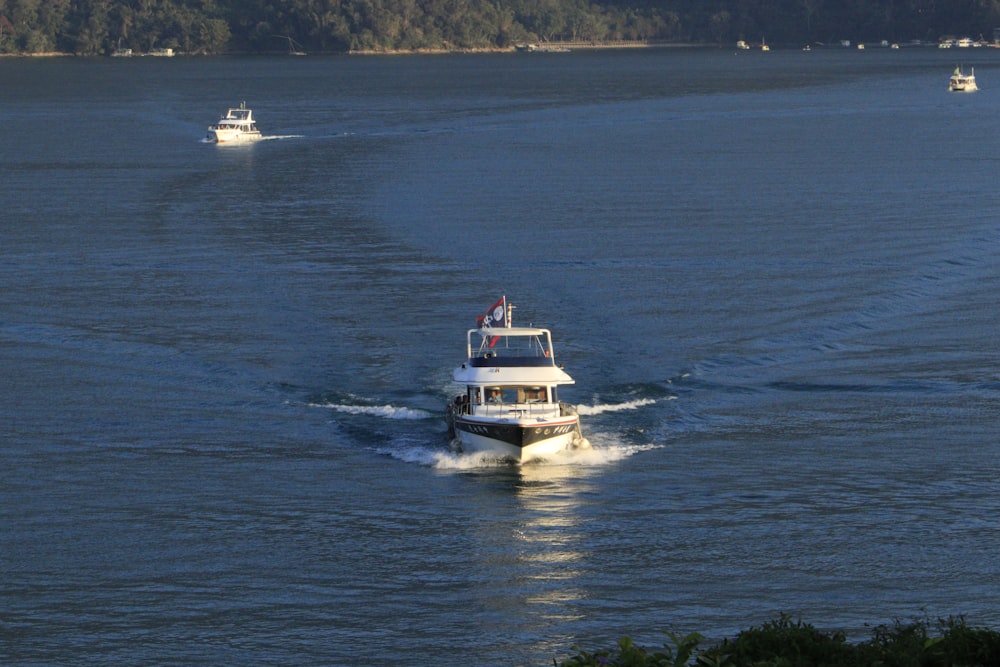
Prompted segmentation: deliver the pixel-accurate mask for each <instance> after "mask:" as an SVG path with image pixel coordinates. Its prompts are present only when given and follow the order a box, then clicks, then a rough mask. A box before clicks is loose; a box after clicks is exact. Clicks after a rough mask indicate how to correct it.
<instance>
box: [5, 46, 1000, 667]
mask: <svg viewBox="0 0 1000 667" xmlns="http://www.w3.org/2000/svg"><path fill="white" fill-rule="evenodd" d="M959 62H961V63H963V64H965V65H966V66H974V67H975V68H976V74H977V76H978V79H979V84H980V87H981V90H980V92H978V93H975V94H971V95H955V94H949V93H947V92H946V84H947V79H948V75H949V74H950V73H951V70H952V69H953V68H954V67H955V65H956V64H959ZM243 100H246V102H247V105H248V106H249V107H251V108H253V109H254V110H255V112H256V114H257V116H258V120H259V124H260V126H261V128H262V130H263V131H264V133H265V135H268V137H269V139H268V140H267V141H263V142H261V143H259V144H257V145H254V146H249V147H230V148H220V147H216V146H213V145H208V144H204V143H201V141H200V139H201V137H202V136H203V135H204V131H205V126H207V125H208V124H209V123H211V122H213V121H214V120H215V119H216V118H217V117H218V115H219V114H221V113H222V112H223V111H224V110H225V108H226V107H227V106H232V105H235V104H238V103H239V102H241V101H243ZM998 108H1000V53H998V52H996V51H994V50H986V49H975V50H972V49H970V50H967V51H966V50H961V51H958V50H954V51H950V52H939V51H937V50H936V49H903V50H900V51H889V50H881V49H868V50H866V51H864V52H856V51H853V50H833V49H831V50H814V51H813V52H810V53H802V52H798V51H777V50H776V51H772V52H771V53H769V54H762V53H759V52H748V53H740V54H735V53H732V52H730V51H728V50H672V49H650V50H636V51H620V52H618V51H612V52H575V53H571V54H536V55H533V56H525V55H513V54H502V55H461V56H414V57H385V58H382V57H365V58H355V57H340V58H295V59H292V58H288V59H284V58H281V59H259V58H258V59H238V58H232V59H229V58H213V59H199V58H190V59H188V58H174V59H160V58H156V59H131V60H126V59H114V60H111V59H107V60H86V59H30V60H29V59H0V179H2V183H3V185H2V188H0V231H2V243H0V286H2V289H0V442H2V444H3V447H2V450H0V452H2V453H0V572H2V577H0V663H2V664H5V665H7V664H11V665H32V664H38V665H43V664H44V665H50V664H60V665H76V664H79V665H93V664H127V665H133V664H186V665H190V664H211V665H218V664H263V665H269V664H274V665H277V664H295V665H370V664H390V663H391V664H397V665H413V666H417V665H421V666H422V665H428V664H443V665H448V664H486V665H547V664H551V663H552V659H553V658H557V659H561V658H563V657H565V656H567V655H569V654H570V653H571V651H572V648H571V647H572V646H573V645H580V646H584V647H589V648H600V647H609V646H611V645H612V644H613V643H614V641H616V640H617V639H618V638H619V637H621V636H623V635H630V636H632V637H633V638H634V639H635V640H636V641H637V642H639V643H641V644H645V645H659V644H660V643H662V642H663V641H665V636H664V634H663V633H664V632H665V631H674V632H679V633H687V632H694V631H697V632H700V633H702V634H704V635H706V636H707V637H709V638H710V640H718V639H721V638H723V637H726V636H732V635H733V634H734V633H736V632H738V631H739V630H741V629H746V628H748V627H750V626H751V625H755V624H760V623H763V622H766V621H768V620H770V619H773V618H775V617H777V616H778V615H779V614H780V613H788V614H792V615H794V616H801V618H802V619H803V620H805V621H807V622H810V623H813V624H815V625H817V626H818V627H821V628H825V629H839V630H844V631H845V632H847V633H848V634H849V636H851V637H856V638H867V637H868V636H870V635H869V630H870V626H872V625H877V624H879V623H891V622H892V621H893V620H894V619H912V618H917V617H920V618H924V617H927V618H930V619H934V618H937V617H940V616H948V615H953V614H964V615H966V618H967V620H968V621H969V622H970V623H971V624H973V625H980V626H988V627H993V628H997V627H1000V609H998V607H997V604H996V600H997V598H998V593H1000V565H998V563H1000V561H998V559H997V558H996V554H997V553H1000V519H998V517H1000V478H998V472H1000V471H998V464H997V460H998V453H1000V438H998V436H1000V423H998V415H1000V355H998V352H997V349H998V346H997V343H998V336H997V333H996V332H997V326H996V321H997V319H998V314H1000V312H998V311H1000V307H998V305H997V299H996V294H997V293H998V288H1000V197H998V195H997V183H996V174H997V167H998V160H1000V157H998V156H1000V145H998V144H1000V114H997V111H996V110H997V109H998ZM502 294H506V295H507V297H508V298H509V299H510V300H511V301H512V302H513V303H514V304H515V305H516V306H517V308H516V309H515V311H514V318H515V323H520V324H528V323H533V324H535V325H540V326H547V327H550V328H551V329H552V330H553V333H554V336H555V343H556V354H557V356H558V357H559V361H560V363H563V364H565V366H566V369H567V370H568V371H569V372H570V373H571V374H572V375H573V376H574V377H575V378H576V380H577V384H576V385H575V386H574V387H571V388H567V389H566V390H565V391H563V392H562V398H563V399H568V400H570V401H571V402H574V403H576V404H578V405H579V406H580V412H581V415H582V416H583V422H584V433H585V435H586V436H587V437H588V439H589V440H590V442H591V443H592V444H593V446H594V450H593V451H592V452H589V453H585V454H578V455H568V456H567V457H565V458H563V459H559V460H554V461H550V462H548V463H546V464H538V465H530V466H525V467H522V468H518V467H512V466H509V465H496V464H489V463H488V462H483V461H480V460H478V459H475V458H473V457H467V456H461V455H458V454H455V453H453V452H451V451H450V450H449V449H448V447H447V442H446V441H447V437H446V429H445V424H444V421H443V418H442V408H443V405H444V403H445V402H446V401H447V400H448V399H449V398H450V397H451V396H453V395H454V392H455V390H456V388H455V387H454V386H453V385H452V384H451V370H452V368H453V367H454V366H456V365H457V364H458V363H460V362H461V358H462V355H463V353H464V330H465V329H466V328H467V327H469V326H473V324H474V322H475V318H476V316H477V315H480V314H482V313H483V312H484V311H485V309H486V308H487V307H488V306H490V305H491V304H492V303H493V302H494V301H496V299H497V298H499V296H500V295H502Z"/></svg>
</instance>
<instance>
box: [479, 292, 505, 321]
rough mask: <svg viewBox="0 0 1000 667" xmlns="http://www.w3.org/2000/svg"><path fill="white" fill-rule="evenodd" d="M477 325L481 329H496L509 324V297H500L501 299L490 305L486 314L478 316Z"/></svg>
mask: <svg viewBox="0 0 1000 667" xmlns="http://www.w3.org/2000/svg"><path fill="white" fill-rule="evenodd" d="M476 326H478V327H479V328H480V329H495V328H497V327H505V326H507V297H506V296H502V297H500V300H499V301H497V302H496V303H494V304H493V305H492V306H490V309H489V310H487V311H486V314H485V315H480V316H479V317H477V318H476Z"/></svg>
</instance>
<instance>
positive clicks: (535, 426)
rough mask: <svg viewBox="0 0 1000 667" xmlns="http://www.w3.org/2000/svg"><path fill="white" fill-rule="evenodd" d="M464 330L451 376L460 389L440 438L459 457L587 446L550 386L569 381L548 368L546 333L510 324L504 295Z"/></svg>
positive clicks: (542, 454) (514, 456)
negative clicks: (461, 355)
mask: <svg viewBox="0 0 1000 667" xmlns="http://www.w3.org/2000/svg"><path fill="white" fill-rule="evenodd" d="M479 325H480V326H479V327H478V328H476V329H469V330H468V331H467V332H466V344H467V350H466V361H465V363H463V364H462V365H461V366H460V367H459V368H457V369H455V372H454V376H453V377H454V379H455V382H458V383H460V384H462V385H464V386H465V392H464V393H462V394H459V395H458V396H457V397H455V400H454V401H452V402H451V403H449V404H448V434H449V436H451V438H452V444H453V445H454V446H455V447H456V448H457V449H459V450H461V451H462V452H465V453H482V454H487V455H489V456H491V457H495V458H498V459H507V460H513V461H515V462H518V463H523V462H526V461H531V460H534V459H545V458H547V457H549V456H552V455H553V454H557V453H559V452H562V451H564V450H567V449H576V448H585V447H589V444H588V443H587V441H586V440H585V439H584V438H583V435H582V434H581V431H580V417H579V416H578V415H577V413H576V410H575V409H574V408H573V407H572V406H570V405H568V404H566V403H560V402H559V398H558V395H557V389H558V387H559V386H560V385H566V384H573V383H574V380H573V378H571V377H570V376H569V375H568V374H567V373H566V371H564V370H563V369H562V368H561V367H560V366H556V361H555V352H554V350H553V349H552V334H551V332H550V331H549V330H548V329H539V328H535V327H513V326H510V310H509V309H508V307H507V300H506V298H503V299H501V300H500V301H498V302H497V303H496V304H495V305H494V306H493V307H492V308H491V309H490V310H489V311H488V313H487V314H486V315H485V316H483V317H481V318H479Z"/></svg>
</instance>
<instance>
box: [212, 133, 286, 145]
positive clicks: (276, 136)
mask: <svg viewBox="0 0 1000 667" xmlns="http://www.w3.org/2000/svg"><path fill="white" fill-rule="evenodd" d="M305 136H306V135H304V134H265V135H264V136H262V137H261V138H260V139H258V140H257V141H274V140H277V139H302V138H303V137H305ZM257 141H238V142H229V143H222V144H216V143H215V142H214V141H212V140H211V139H209V138H208V137H202V138H201V139H199V140H198V143H199V144H212V145H216V146H253V145H254V144H255V143H257Z"/></svg>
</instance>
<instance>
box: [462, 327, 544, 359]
mask: <svg viewBox="0 0 1000 667" xmlns="http://www.w3.org/2000/svg"><path fill="white" fill-rule="evenodd" d="M500 331H503V330H502V329H501V330H500ZM501 351H502V352H503V353H504V356H512V357H549V356H551V354H552V349H551V343H550V342H549V339H548V338H547V337H543V336H541V335H533V336H503V335H500V336H492V337H490V336H484V337H483V340H482V342H481V343H480V345H479V354H477V355H476V356H479V357H487V358H488V357H490V356H493V355H495V354H497V353H499V352H501Z"/></svg>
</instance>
